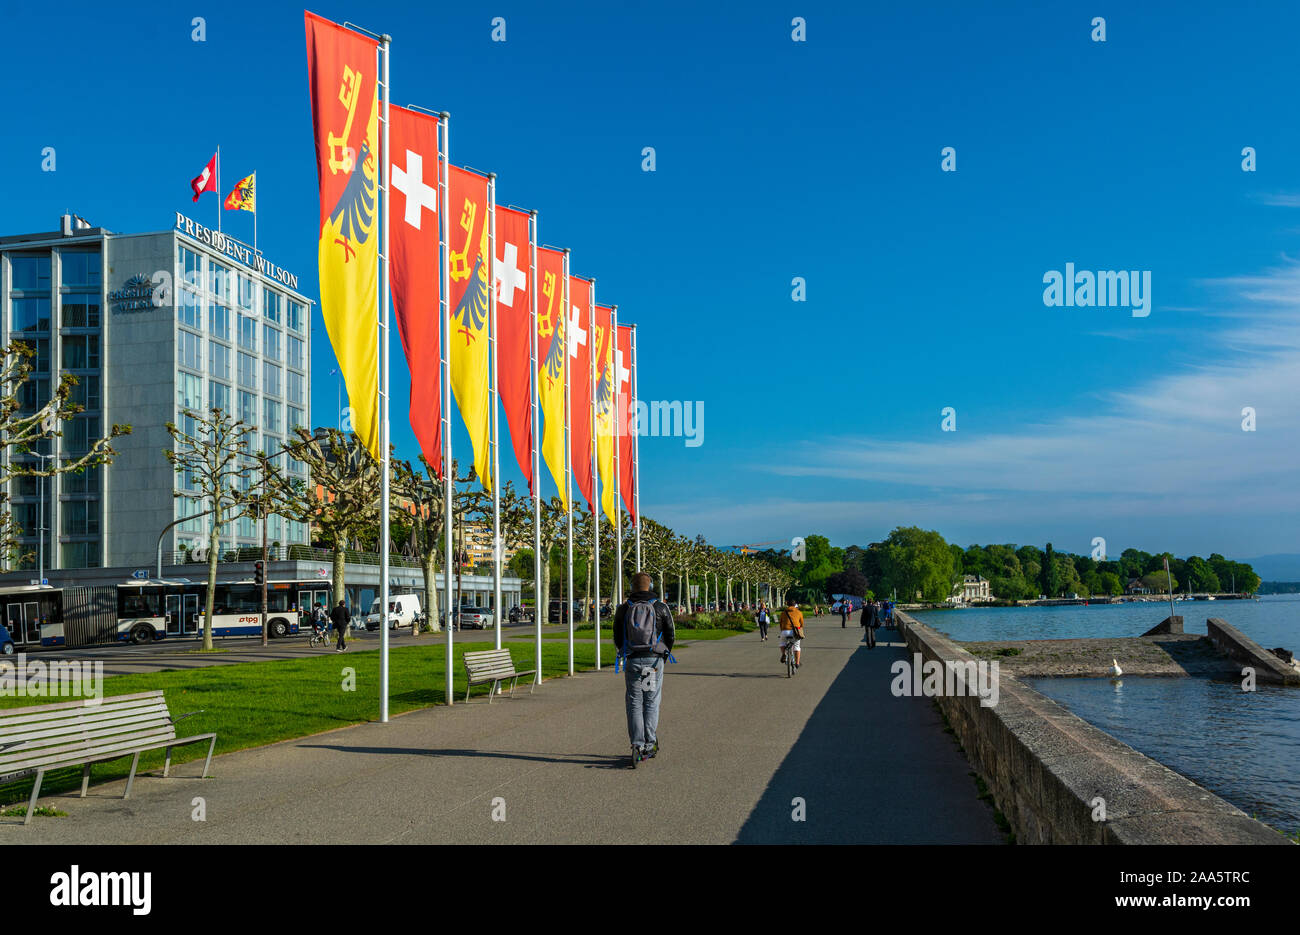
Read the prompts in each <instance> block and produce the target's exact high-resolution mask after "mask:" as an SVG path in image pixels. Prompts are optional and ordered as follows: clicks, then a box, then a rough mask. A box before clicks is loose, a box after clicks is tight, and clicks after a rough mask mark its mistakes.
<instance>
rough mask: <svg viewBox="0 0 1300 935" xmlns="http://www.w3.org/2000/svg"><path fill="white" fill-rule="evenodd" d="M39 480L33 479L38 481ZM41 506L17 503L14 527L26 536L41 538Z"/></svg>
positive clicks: (14, 513) (15, 505)
mask: <svg viewBox="0 0 1300 935" xmlns="http://www.w3.org/2000/svg"><path fill="white" fill-rule="evenodd" d="M37 479H38V478H33V480H37ZM40 509H41V505H40V504H39V503H15V504H14V507H13V517H14V525H15V526H17V527H18V528H19V529H21V530H22V531H23V532H22V534H23V535H24V536H39V535H40V534H41V533H40V525H41V513H40Z"/></svg>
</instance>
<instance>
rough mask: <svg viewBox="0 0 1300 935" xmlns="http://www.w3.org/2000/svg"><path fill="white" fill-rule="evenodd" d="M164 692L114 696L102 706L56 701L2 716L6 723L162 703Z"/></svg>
mask: <svg viewBox="0 0 1300 935" xmlns="http://www.w3.org/2000/svg"><path fill="white" fill-rule="evenodd" d="M162 698H163V692H162V690H161V689H158V690H156V691H151V692H136V693H134V694H131V695H114V696H112V697H111V698H105V699H103V701H102V703H101V704H98V705H94V704H87V702H86V701H84V700H83V701H55V702H51V703H50V704H40V705H32V706H30V707H27V708H6V709H4V711H3V712H0V715H2V716H3V718H4V720H5V721H8V719H9V718H21V717H24V716H26V715H29V714H38V715H42V716H55V715H56V713H57V712H59V711H68V710H76V709H79V708H86V707H94V708H99V707H103V706H104V705H107V704H118V703H122V702H134V701H140V700H143V699H149V700H153V701H161V700H162Z"/></svg>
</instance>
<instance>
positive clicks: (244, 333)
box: [239, 315, 257, 351]
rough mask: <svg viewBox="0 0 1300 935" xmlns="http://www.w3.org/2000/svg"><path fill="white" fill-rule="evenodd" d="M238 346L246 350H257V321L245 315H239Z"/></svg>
mask: <svg viewBox="0 0 1300 935" xmlns="http://www.w3.org/2000/svg"><path fill="white" fill-rule="evenodd" d="M239 346H240V347H242V348H243V349H244V350H246V351H256V350H257V322H256V321H254V320H253V319H251V318H249V317H248V316H247V315H240V316H239Z"/></svg>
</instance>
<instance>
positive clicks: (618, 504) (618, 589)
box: [606, 305, 623, 607]
mask: <svg viewBox="0 0 1300 935" xmlns="http://www.w3.org/2000/svg"><path fill="white" fill-rule="evenodd" d="M611 319H612V321H611V327H612V328H613V331H611V332H610V334H612V335H613V340H614V360H613V367H614V371H613V373H611V374H610V377H611V378H612V382H611V384H610V385H611V386H612V387H613V393H612V394H611V395H610V403H611V404H612V405H611V406H610V409H611V410H612V419H611V423H610V430H611V434H612V435H613V437H614V496H613V497H612V498H611V499H612V500H613V501H614V516H615V519H616V521H615V523H614V606H615V607H618V606H621V605H622V603H623V483H622V479H621V478H620V475H619V458H618V450H619V448H621V447H622V445H621V444H620V442H619V435H620V432H619V428H618V421H619V418H618V417H619V412H618V389H619V386H620V385H621V381H620V378H619V375H618V306H617V305H615V306H614V311H613V313H612V315H611ZM606 366H610V365H609V364H606Z"/></svg>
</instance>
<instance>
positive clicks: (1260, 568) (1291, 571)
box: [1225, 552, 1300, 583]
mask: <svg viewBox="0 0 1300 935" xmlns="http://www.w3.org/2000/svg"><path fill="white" fill-rule="evenodd" d="M1242 561H1244V562H1245V563H1246V564H1248V565H1250V567H1251V568H1253V569H1255V574H1257V575H1259V576H1260V578H1262V579H1264V580H1265V581H1300V554H1298V553H1295V552H1284V553H1279V554H1276V555H1261V556H1260V557H1259V558H1245V559H1242ZM1225 583H1226V582H1225Z"/></svg>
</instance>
